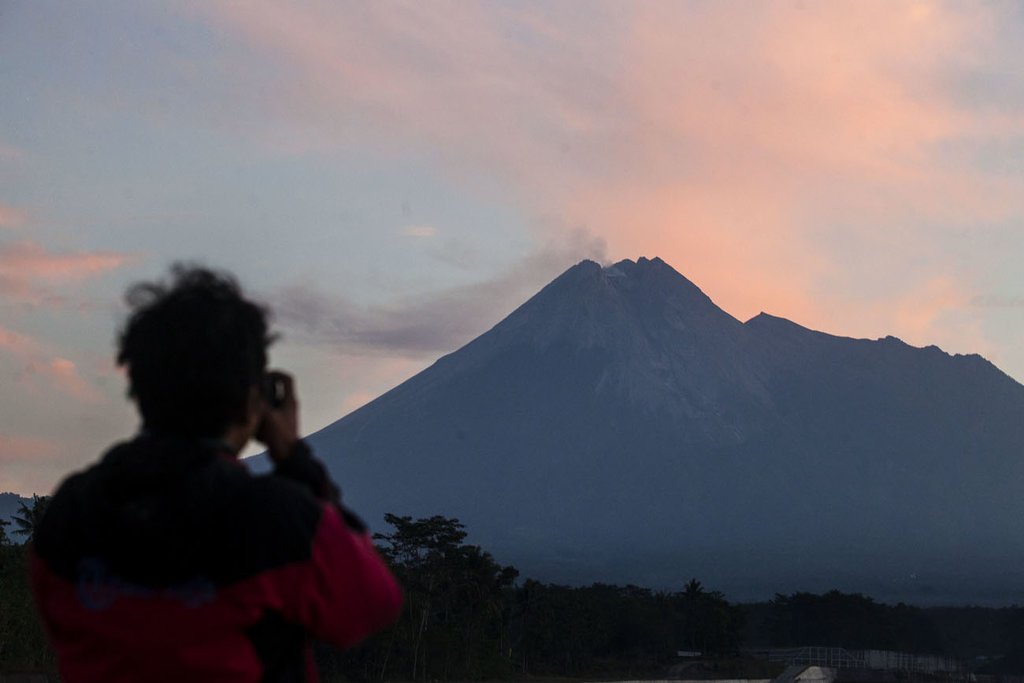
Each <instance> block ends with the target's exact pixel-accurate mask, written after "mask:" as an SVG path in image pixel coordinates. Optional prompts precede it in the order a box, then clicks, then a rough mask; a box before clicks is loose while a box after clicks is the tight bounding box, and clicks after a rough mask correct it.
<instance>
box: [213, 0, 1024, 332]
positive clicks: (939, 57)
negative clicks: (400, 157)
mask: <svg viewBox="0 0 1024 683" xmlns="http://www.w3.org/2000/svg"><path fill="white" fill-rule="evenodd" d="M584 7H585V8H586V11H580V6H578V5H573V6H571V7H570V6H566V5H553V6H552V5H549V6H544V8H543V9H541V10H538V9H537V6H509V5H494V6H481V5H469V6H467V5H464V4H460V5H457V9H456V10H454V11H451V12H447V11H442V10H440V9H439V8H438V7H437V6H436V5H433V4H432V5H423V4H421V3H398V4H390V3H389V4H386V5H385V4H382V3H372V4H366V5H356V6H345V7H339V6H337V5H335V4H333V3H327V2H314V3H312V4H310V5H307V6H306V7H305V9H303V10H301V11H299V10H296V9H295V8H294V7H291V6H289V7H283V6H281V5H280V4H279V3H274V2H271V1H270V0H254V1H253V2H249V3H245V4H244V5H242V4H238V3H231V2H219V3H212V4H210V5H204V9H202V10H200V11H204V12H212V13H213V14H214V16H216V17H217V19H218V20H219V21H221V22H222V23H223V24H225V25H226V26H229V27H230V28H232V29H234V30H236V31H238V32H239V33H240V34H241V35H244V36H246V37H247V38H249V39H250V40H251V41H252V42H253V43H255V44H257V45H258V46H260V47H262V48H263V49H266V50H268V51H270V52H271V54H273V55H274V56H275V61H276V62H279V63H280V64H283V65H288V66H290V67H292V69H293V71H292V72H290V73H289V74H288V76H289V78H288V83H281V84H279V88H280V89H279V90H278V91H277V93H276V94H277V97H276V98H275V100H274V102H272V103H269V106H271V107H273V108H274V110H275V111H276V113H277V115H278V117H279V118H280V119H281V120H283V121H286V122H288V123H289V124H291V125H290V130H291V131H293V132H294V140H305V141H306V142H307V146H308V148H309V149H322V148H323V147H324V146H330V145H331V144H348V145H351V144H354V143H362V144H372V145H373V146H374V147H375V148H377V149H395V150H402V149H405V148H413V149H423V148H427V149H429V150H430V152H431V154H432V155H438V156H440V158H442V159H444V160H445V161H446V162H447V166H448V170H449V172H451V173H452V174H453V176H455V177H457V178H458V179H460V180H461V181H463V182H465V183H467V184H469V185H479V182H480V181H479V180H478V177H479V176H480V171H481V169H483V170H484V171H485V172H486V173H489V174H490V175H491V176H492V177H493V178H494V180H495V182H496V184H498V185H500V187H501V188H502V189H501V191H502V192H504V193H505V194H504V196H503V199H504V200H505V201H509V202H515V203H516V204H517V205H519V206H531V207H533V208H534V210H535V211H536V212H537V214H538V215H545V216H559V217H560V218H561V222H562V224H564V225H566V226H585V227H586V229H587V230H589V231H590V232H592V233H594V234H596V235H598V236H599V237H602V238H604V240H605V241H606V242H607V244H608V247H609V253H610V255H611V256H612V257H613V258H621V257H635V256H637V255H641V254H643V255H647V256H654V255H659V256H661V257H662V258H664V259H665V260H666V261H668V262H669V263H671V264H673V265H675V266H676V267H678V268H679V269H680V270H681V271H682V272H683V273H684V274H686V275H687V276H689V277H691V278H692V279H693V280H695V281H696V282H697V284H698V285H700V286H701V287H702V288H704V289H705V290H706V291H707V292H708V293H709V294H710V295H711V296H712V297H713V298H714V299H715V300H716V301H717V302H718V303H719V304H720V305H722V306H723V307H724V308H726V310H728V311H730V312H731V313H733V314H735V315H737V316H738V317H740V318H746V317H749V316H751V315H754V314H756V313H757V312H758V311H760V310H767V311H769V312H772V313H776V314H779V315H785V316H787V317H791V318H793V319H795V320H797V321H798V322H801V323H802V324H806V325H809V326H813V327H819V328H823V329H836V324H837V321H840V322H841V327H842V329H843V330H851V329H854V330H855V329H864V330H875V329H878V328H879V327H881V326H882V325H892V326H893V327H894V329H892V330H889V331H892V332H893V333H896V334H904V335H908V336H914V337H920V336H921V335H924V334H934V333H935V330H936V325H937V324H939V323H938V322H937V321H941V320H942V319H943V315H945V314H947V313H949V312H950V311H953V310H956V309H958V308H960V307H962V306H963V305H964V302H965V301H967V300H969V299H970V296H971V295H973V294H974V293H975V292H974V290H975V289H976V288H977V284H976V281H977V280H978V279H979V278H980V277H981V274H979V273H977V272H972V271H970V270H969V269H967V268H966V267H959V266H960V263H961V260H960V259H961V256H962V253H960V251H958V249H957V248H956V245H955V240H954V239H953V237H954V236H955V235H956V234H957V233H959V232H962V231H964V230H983V229H984V227H983V226H985V225H989V224H995V223H1000V222H1008V221H1013V220H1017V219H1019V218H1020V217H1021V216H1024V188H1022V186H1021V181H1020V179H1019V176H1018V177H1014V176H1011V175H1000V174H998V173H993V172H991V171H989V170H986V169H984V168H982V167H980V166H979V165H977V164H973V163H965V162H963V161H962V160H961V161H956V160H952V159H951V158H949V157H948V156H947V155H946V151H947V150H948V148H949V146H950V145H952V144H962V145H967V146H968V147H970V146H971V145H976V144H979V143H984V142H989V141H1000V140H1007V139H1021V138H1022V137H1024V112H1015V111H1006V110H1005V109H999V108H993V107H986V106H984V103H983V102H979V101H977V100H978V98H964V97H962V96H959V95H958V94H957V91H956V87H955V86H956V83H957V79H958V78H961V77H963V76H964V75H965V74H967V75H969V74H971V73H973V72H974V71H978V72H980V73H984V70H985V69H986V68H987V67H988V66H990V65H989V64H986V63H985V61H984V60H986V59H989V58H990V56H988V53H987V52H986V51H985V48H986V47H987V46H988V45H990V44H992V43H994V42H996V41H998V39H999V38H998V35H997V29H998V27H999V25H1000V23H1001V22H1003V21H1005V17H1003V16H1002V13H1003V12H1004V11H1007V8H1006V7H1004V6H1002V5H999V4H989V5H985V6H983V7H977V6H972V7H971V8H959V7H957V6H954V5H951V4H946V3H933V2H918V1H907V2H891V1H889V0H857V1H852V2H830V3H813V2H806V3H804V2H795V3H744V2H724V1H723V2H695V3H671V2H665V3H655V2H646V3H628V4H627V3H616V2H608V3H596V2H595V3H588V4H587V5H585V6H584ZM356 133H358V135H359V136H360V137H359V138H358V139H357V138H356V137H355V135H356ZM275 135H277V134H276V133H275ZM367 138H369V139H370V141H369V142H367ZM275 139H277V140H279V139H280V138H275ZM300 147H301V146H300ZM548 224H549V223H548ZM910 254H913V255H914V257H913V258H909V257H908V255H910ZM937 278H939V279H937ZM936 282H941V283H942V284H941V291H942V292H946V294H944V295H942V296H932V295H930V294H927V292H929V291H931V290H930V288H935V287H940V286H939V285H936V284H935V283H936ZM863 283H867V284H868V285H870V286H868V287H865V286H863ZM868 290H870V291H868ZM922 292H924V293H922ZM908 301H912V302H915V303H914V304H913V305H909V304H907V303H906V302H908ZM922 311H931V313H927V314H926V313H923V312H922ZM978 334H979V335H980V333H978ZM957 335H959V336H957ZM952 337H953V338H954V341H956V340H957V339H959V340H961V341H963V342H965V343H966V342H970V343H976V342H979V341H983V340H982V339H981V338H980V337H978V338H974V337H975V333H974V332H967V331H964V332H963V333H962V334H960V333H959V332H954V333H953V334H952Z"/></svg>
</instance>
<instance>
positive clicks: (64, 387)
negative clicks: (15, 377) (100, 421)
mask: <svg viewBox="0 0 1024 683" xmlns="http://www.w3.org/2000/svg"><path fill="white" fill-rule="evenodd" d="M22 377H23V379H24V380H25V381H26V382H27V383H28V385H29V386H30V387H37V382H38V380H39V379H42V380H43V381H44V382H45V385H46V387H47V388H48V389H50V390H56V391H57V392H59V393H61V394H64V395H65V396H68V397H70V398H73V399H75V400H77V401H81V402H84V403H99V402H101V401H102V400H103V396H102V395H101V394H100V392H99V391H97V390H96V388H95V387H93V386H92V385H91V384H90V383H89V382H87V381H86V380H85V379H84V378H83V377H82V375H81V374H80V373H79V371H78V366H77V365H75V363H74V362H73V361H70V360H68V359H67V358H61V357H52V358H48V359H45V360H41V359H40V360H33V361H31V362H29V364H28V365H27V366H26V368H25V372H24V373H23V375H22Z"/></svg>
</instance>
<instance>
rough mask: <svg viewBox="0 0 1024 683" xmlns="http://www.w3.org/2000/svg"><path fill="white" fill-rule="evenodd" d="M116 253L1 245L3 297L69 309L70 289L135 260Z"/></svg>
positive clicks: (25, 244) (27, 244)
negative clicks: (60, 250) (57, 288)
mask: <svg viewBox="0 0 1024 683" xmlns="http://www.w3.org/2000/svg"><path fill="white" fill-rule="evenodd" d="M135 258H136V257H135V256H134V255H132V254H126V253H122V252H112V251H97V252H88V251H78V252H57V251H51V250H48V249H46V248H45V247H43V246H41V245H39V244H36V243H34V242H30V241H20V242H14V243H7V244H0V297H3V298H5V299H7V300H8V301H17V302H22V303H30V304H33V305H50V306H61V307H64V306H67V305H68V304H69V303H71V297H70V296H69V295H68V294H64V293H62V292H61V291H59V290H57V291H55V290H54V289H53V288H54V287H67V286H68V285H72V284H77V283H80V282H82V281H84V280H87V279H89V278H92V277H96V276H99V275H102V274H104V273H106V272H109V271H111V270H114V269H117V268H120V267H121V266H123V265H125V264H127V263H130V262H132V261H134V260H135Z"/></svg>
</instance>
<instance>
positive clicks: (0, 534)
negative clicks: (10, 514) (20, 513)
mask: <svg viewBox="0 0 1024 683" xmlns="http://www.w3.org/2000/svg"><path fill="white" fill-rule="evenodd" d="M10 524H11V522H10V520H7V519H0V547H2V546H5V545H10V544H11V539H9V538H8V537H7V528H6V527H8V526H10Z"/></svg>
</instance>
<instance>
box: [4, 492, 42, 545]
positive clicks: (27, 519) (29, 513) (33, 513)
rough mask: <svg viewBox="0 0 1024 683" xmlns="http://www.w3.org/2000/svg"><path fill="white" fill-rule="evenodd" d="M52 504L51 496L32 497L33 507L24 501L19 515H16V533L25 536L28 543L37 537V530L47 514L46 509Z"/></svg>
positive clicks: (20, 505) (20, 504) (19, 505)
mask: <svg viewBox="0 0 1024 683" xmlns="http://www.w3.org/2000/svg"><path fill="white" fill-rule="evenodd" d="M49 504H50V497H49V496H35V495H34V496H32V505H31V506H29V505H28V504H27V503H25V502H24V501H22V502H21V503H19V504H18V513H17V514H16V515H14V517H13V519H14V525H15V526H16V527H17V529H15V531H14V533H16V534H18V535H19V536H25V537H26V539H25V540H26V541H31V540H32V537H33V536H35V533H36V528H37V527H38V526H39V522H40V521H42V519H43V515H45V514H46V507H47V505H49Z"/></svg>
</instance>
